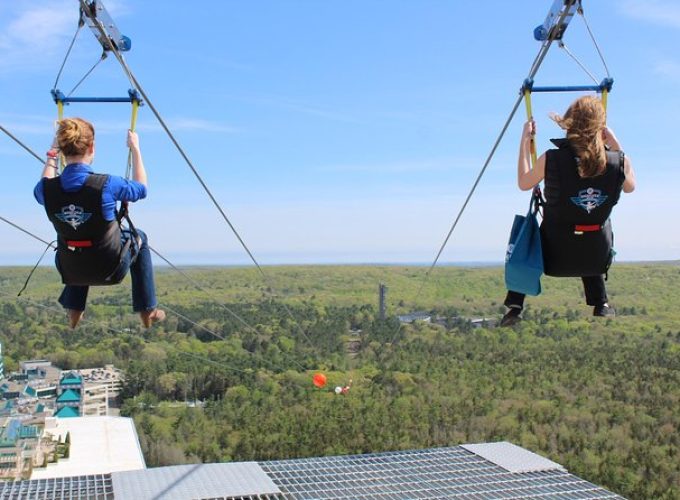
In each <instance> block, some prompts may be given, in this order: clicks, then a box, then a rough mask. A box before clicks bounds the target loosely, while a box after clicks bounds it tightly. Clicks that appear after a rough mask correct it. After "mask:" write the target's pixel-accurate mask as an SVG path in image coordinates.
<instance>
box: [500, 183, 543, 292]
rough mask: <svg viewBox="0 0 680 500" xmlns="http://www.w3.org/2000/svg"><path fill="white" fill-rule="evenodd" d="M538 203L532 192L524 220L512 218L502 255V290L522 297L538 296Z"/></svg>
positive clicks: (540, 262) (540, 266) (540, 269)
mask: <svg viewBox="0 0 680 500" xmlns="http://www.w3.org/2000/svg"><path fill="white" fill-rule="evenodd" d="M540 199H541V198H540V194H538V193H536V192H534V194H533V195H532V197H531V202H530V203H529V212H528V213H527V214H526V216H524V215H515V220H514V221H513V223H512V230H511V231H510V240H509V241H508V249H507V252H506V254H505V286H506V287H507V289H508V290H512V291H513V292H519V293H523V294H525V295H538V294H540V293H541V275H542V274H543V253H542V251H541V232H540V229H539V227H538V221H537V220H536V215H537V213H538V207H539V204H540Z"/></svg>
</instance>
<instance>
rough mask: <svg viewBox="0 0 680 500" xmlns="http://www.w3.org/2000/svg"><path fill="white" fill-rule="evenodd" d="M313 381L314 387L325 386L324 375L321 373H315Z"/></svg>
mask: <svg viewBox="0 0 680 500" xmlns="http://www.w3.org/2000/svg"><path fill="white" fill-rule="evenodd" d="M313 381H314V385H315V386H317V387H319V388H321V387H323V386H324V385H326V375H324V374H323V373H315V374H314V378H313Z"/></svg>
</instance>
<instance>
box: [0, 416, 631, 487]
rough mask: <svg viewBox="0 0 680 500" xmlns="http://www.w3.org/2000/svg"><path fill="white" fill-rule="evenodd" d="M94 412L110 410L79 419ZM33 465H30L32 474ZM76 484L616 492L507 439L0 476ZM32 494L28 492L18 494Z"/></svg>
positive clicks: (19, 484) (19, 483)
mask: <svg viewBox="0 0 680 500" xmlns="http://www.w3.org/2000/svg"><path fill="white" fill-rule="evenodd" d="M95 418H113V417H89V418H85V419H81V420H90V419H95ZM71 443H72V444H71V446H74V444H75V443H76V440H75V439H73V438H72V441H71ZM91 446H92V447H96V446H97V444H96V443H93V444H92V445H91ZM472 450H474V451H472ZM74 451H75V450H73V449H72V454H71V458H70V459H69V461H71V460H72V459H73V457H74V453H73V452H74ZM48 470H49V467H48ZM81 470H83V469H81ZM38 472H39V470H38V469H34V472H33V477H34V478H35V477H36V474H37V473H38ZM83 473H84V472H81V474H83ZM78 485H79V486H80V489H79V490H78V491H79V494H80V495H81V497H82V498H93V497H94V495H95V492H96V491H105V492H107V493H106V494H104V495H102V496H99V497H97V498H105V499H107V500H108V499H112V498H135V499H137V500H144V499H147V498H163V499H164V500H173V499H179V498H182V499H184V498H194V499H207V498H227V499H229V498H231V499H233V498H239V499H242V500H246V499H280V500H283V499H286V500H294V499H313V498H314V499H319V498H324V499H336V500H350V499H352V500H355V499H357V498H361V499H364V500H368V499H405V498H409V499H411V498H419V499H435V498H436V499H443V498H459V497H460V498H478V499H485V500H492V499H498V500H500V499H505V498H528V499H532V498H533V499H541V500H544V499H546V498H565V499H566V498H569V499H572V498H574V499H576V498H583V499H586V498H587V499H593V500H597V499H622V498H623V497H621V496H618V495H616V494H614V493H611V492H609V491H607V490H605V489H603V488H600V487H598V486H595V485H593V484H591V483H589V482H587V481H584V480H583V479H580V478H578V477H577V476H574V475H572V474H569V473H568V472H567V471H566V470H565V469H564V468H563V467H561V466H560V465H559V464H556V463H555V462H551V461H550V460H547V459H544V458H542V457H540V456H539V455H536V454H534V453H531V452H529V451H527V450H525V449H523V448H520V447H519V446H515V445H512V444H510V443H492V444H486V445H465V446H454V447H449V448H433V449H426V450H409V451H395V452H386V453H371V454H366V455H348V456H333V457H319V458H306V459H294V460H275V461H269V462H259V463H254V462H247V463H228V464H195V465H182V466H172V467H159V468H155V469H146V470H136V471H129V472H125V471H122V472H113V473H111V474H110V475H102V474H97V475H89V476H86V477H85V476H82V475H81V476H73V477H64V478H62V479H61V480H60V482H59V488H61V490H58V489H57V486H56V483H50V482H49V481H47V480H44V479H43V480H42V481H35V480H34V481H17V482H13V483H4V484H2V483H0V498H15V497H10V496H9V492H10V491H11V492H15V491H30V492H39V493H41V495H42V496H40V498H44V499H52V498H71V497H63V496H60V495H61V494H62V493H61V491H75V488H76V486H78ZM31 488H32V489H31ZM39 488H42V489H39ZM50 488H51V489H50ZM95 488H98V490H95ZM88 495H89V496H88ZM37 497H38V494H37V493H35V494H34V495H33V496H30V495H28V496H24V497H20V498H37ZM81 497H77V498H81ZM73 498H76V497H73Z"/></svg>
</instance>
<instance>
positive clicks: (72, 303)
mask: <svg viewBox="0 0 680 500" xmlns="http://www.w3.org/2000/svg"><path fill="white" fill-rule="evenodd" d="M137 234H139V237H140V238H141V240H142V244H141V245H140V247H139V248H137V242H136V241H135V239H134V238H132V235H131V234H130V231H129V230H123V231H122V232H121V239H122V244H125V242H126V241H127V240H128V239H132V242H131V244H130V251H129V252H128V253H127V255H125V256H124V258H123V262H122V263H121V266H120V268H119V269H118V271H117V272H116V276H115V277H112V279H113V280H116V278H119V279H122V277H123V276H125V274H126V273H127V272H128V269H129V270H130V277H131V278H132V310H133V311H135V312H142V311H153V310H154V309H155V308H156V306H157V305H158V301H157V300H156V286H155V284H154V281H153V265H152V263H151V251H150V250H149V244H148V239H147V237H146V234H145V233H144V231H140V230H139V229H137ZM134 253H136V254H137V258H136V260H135V261H134V262H132V257H133V254H134ZM89 289H90V287H88V286H72V285H66V286H65V287H64V290H63V291H62V292H61V295H60V296H59V303H60V304H61V305H62V306H64V307H65V308H66V309H74V310H76V311H84V310H85V304H86V303H87V292H88V291H89Z"/></svg>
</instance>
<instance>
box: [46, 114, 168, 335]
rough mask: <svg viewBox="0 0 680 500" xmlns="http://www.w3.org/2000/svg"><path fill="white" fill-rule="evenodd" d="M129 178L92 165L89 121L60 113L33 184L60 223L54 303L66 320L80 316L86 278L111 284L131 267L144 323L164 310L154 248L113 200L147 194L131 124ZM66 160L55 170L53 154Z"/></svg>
mask: <svg viewBox="0 0 680 500" xmlns="http://www.w3.org/2000/svg"><path fill="white" fill-rule="evenodd" d="M127 143H128V146H129V148H130V151H131V154H132V180H128V179H124V178H123V177H119V176H115V175H99V174H95V173H94V172H93V171H92V168H91V166H90V165H91V164H92V161H93V159H94V155H95V141H94V127H93V126H92V124H91V123H89V122H87V121H85V120H83V119H81V118H66V119H64V120H60V122H59V128H58V130H57V134H56V136H55V139H54V141H53V144H52V148H51V149H50V150H49V151H48V152H47V160H46V162H45V167H44V169H43V173H42V178H41V180H40V182H38V184H37V185H36V187H35V189H34V195H35V198H36V200H37V201H38V203H40V204H41V205H43V206H45V210H46V212H47V216H48V218H49V219H50V221H51V222H52V224H53V225H54V227H55V229H56V231H57V235H58V238H57V242H58V245H57V257H56V265H57V269H58V270H59V272H60V274H61V276H62V281H63V282H64V284H65V285H66V286H65V287H64V290H63V292H62V294H61V296H60V297H59V303H61V304H62V305H63V306H64V308H66V310H67V312H68V317H69V323H70V325H71V328H75V327H76V326H77V325H78V322H79V321H80V319H81V318H82V316H83V312H84V311H85V305H86V302H87V294H88V290H89V286H90V285H113V284H116V283H119V282H120V281H122V279H123V278H124V277H125V275H126V274H127V271H128V269H129V270H130V276H131V278H132V307H133V310H134V311H135V312H138V313H139V314H140V317H141V319H142V323H143V324H144V326H145V327H149V326H151V325H152V324H153V323H154V322H156V321H161V320H163V319H164V318H165V312H164V311H162V310H160V309H158V308H157V305H158V302H157V300H156V293H155V286H154V279H153V267H152V262H151V253H150V251H149V247H148V243H147V237H146V234H144V233H143V232H142V231H139V230H137V231H136V232H131V231H130V230H122V229H121V227H120V221H119V220H118V217H117V213H116V204H117V202H135V201H137V200H141V199H143V198H145V197H146V192H147V187H146V185H147V178H146V170H145V169H144V162H143V161H142V154H141V151H140V148H139V138H138V136H137V134H136V133H134V132H132V131H128V139H127ZM60 152H61V154H63V155H64V158H65V160H66V167H65V168H64V171H63V172H62V174H61V175H60V176H57V171H58V165H57V157H58V156H59V153H60Z"/></svg>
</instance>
